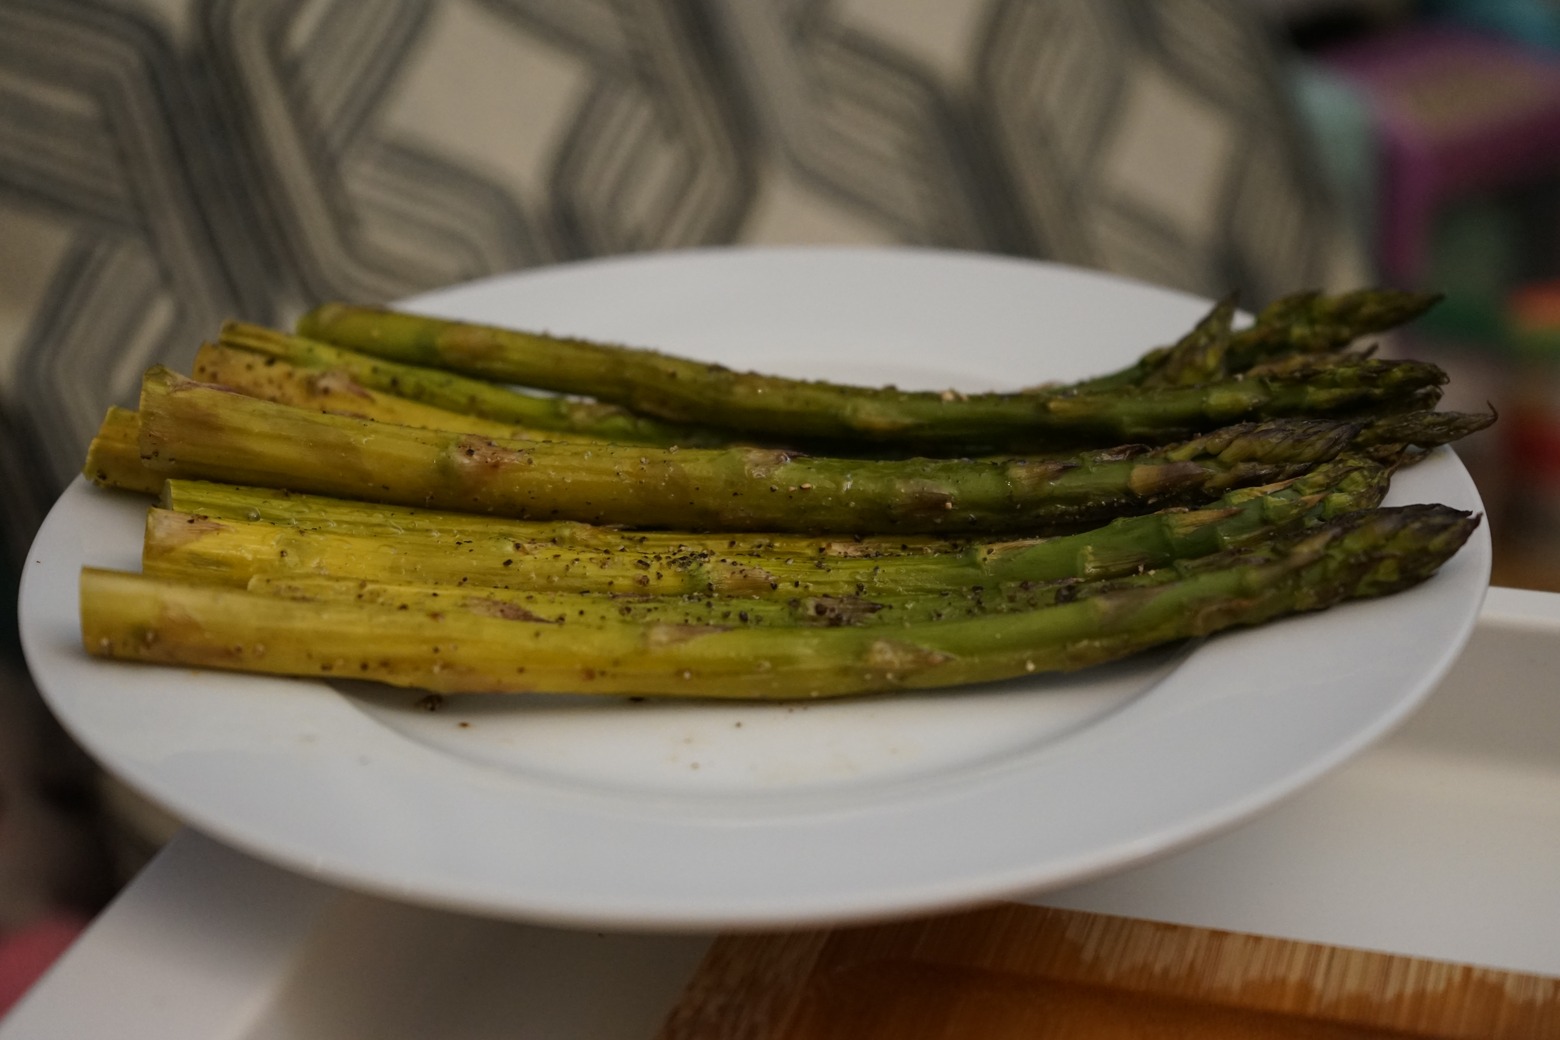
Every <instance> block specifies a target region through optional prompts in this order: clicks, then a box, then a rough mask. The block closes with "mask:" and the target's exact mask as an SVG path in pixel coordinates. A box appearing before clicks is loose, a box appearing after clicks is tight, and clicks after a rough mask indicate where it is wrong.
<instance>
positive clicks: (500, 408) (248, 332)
mask: <svg viewBox="0 0 1560 1040" xmlns="http://www.w3.org/2000/svg"><path fill="white" fill-rule="evenodd" d="M218 342H219V343H220V344H221V345H222V346H226V347H230V348H235V349H240V350H246V351H249V352H251V353H255V354H259V355H262V356H264V357H268V358H274V359H276V360H277V361H284V362H286V363H288V364H290V365H293V366H295V367H298V368H303V369H310V370H314V371H320V372H333V373H337V374H338V376H339V377H341V378H347V379H351V380H352V381H353V382H354V383H357V384H358V385H359V386H363V387H366V388H368V389H371V390H376V391H379V392H380V393H386V394H394V395H396V396H397V397H401V398H405V399H407V400H411V401H416V402H418V403H421V404H426V405H428V406H429V407H433V408H439V409H442V410H444V411H446V412H454V413H457V414H462V415H473V416H478V417H481V418H484V419H491V420H493V421H494V422H500V423H511V424H514V425H518V426H524V427H527V428H529V429H535V430H550V431H553V432H554V433H555V434H556V435H558V436H566V437H567V438H568V439H571V440H603V441H612V442H614V443H618V444H659V445H672V444H681V445H685V446H689V447H699V446H706V447H715V446H719V445H721V444H724V443H725V442H726V438H725V437H723V436H720V435H719V434H716V433H713V432H711V431H709V430H707V429H704V428H703V427H699V426H692V425H686V424H676V423H665V422H659V421H657V420H655V419H648V418H645V417H644V416H639V415H635V414H633V413H632V412H629V411H627V410H625V409H623V408H619V407H617V406H615V405H610V404H602V403H600V402H598V401H581V400H576V399H572V398H567V397H542V396H538V395H535V394H526V393H521V392H519V391H516V390H514V389H511V388H510V387H508V386H503V385H501V384H499V383H496V382H493V381H491V380H488V379H472V378H469V377H467V376H462V375H458V374H456V373H453V372H446V371H442V370H440V369H437V368H428V367H425V366H422V365H407V364H401V363H398V362H396V361H393V360H386V359H384V358H378V357H373V356H371V355H369V354H365V353H361V352H359V351H355V350H346V349H343V348H341V347H338V346H332V345H331V344H328V343H321V342H318V341H316V340H312V339H309V338H307V337H304V336H293V335H288V334H287V333H285V332H280V331H278V330H275V329H269V328H266V327H265V326H262V325H250V324H246V323H244V322H236V321H229V322H225V323H224V324H223V326H222V331H221V334H220V336H219V338H218Z"/></svg>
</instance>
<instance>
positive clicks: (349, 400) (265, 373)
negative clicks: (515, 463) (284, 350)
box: [193, 343, 601, 441]
mask: <svg viewBox="0 0 1560 1040" xmlns="http://www.w3.org/2000/svg"><path fill="white" fill-rule="evenodd" d="M193 374H194V376H195V378H196V379H198V380H201V381H202V382H206V383H215V384H217V385H219V386H225V387H228V388H229V389H232V390H238V391H240V392H241V393H244V394H248V395H249V396H250V397H257V398H259V399H260V400H262V401H273V402H275V403H277V404H286V405H292V406H293V407H295V408H308V409H311V410H314V411H320V412H329V413H330V414H332V415H351V416H357V417H358V418H361V419H376V420H378V421H379V422H387V423H398V424H400V425H402V426H417V427H421V428H422V429H425V430H450V431H453V432H456V433H471V434H476V435H477V436H479V437H502V438H506V439H508V440H521V441H545V440H562V439H567V440H581V441H600V439H601V438H599V437H593V436H589V435H586V434H563V433H558V432H556V431H549V430H537V429H532V428H530V427H526V426H515V425H511V424H509V423H502V422H495V421H494V420H492V419H484V418H482V417H481V416H478V415H463V414H461V413H459V412H452V411H449V410H447V409H444V408H438V407H435V406H433V405H430V404H424V403H422V402H421V401H413V400H410V399H409V398H405V397H398V396H396V395H395V394H390V393H385V392H384V391H381V390H375V389H372V388H370V387H367V386H364V385H363V384H362V383H359V382H358V381H357V380H356V379H354V378H353V377H352V376H351V375H350V374H349V373H347V372H345V371H343V370H341V369H332V368H300V367H298V366H296V365H291V364H288V363H287V362H285V361H280V360H278V359H276V358H274V357H266V356H265V355H263V354H257V353H254V352H253V351H249V350H242V349H239V348H237V347H229V346H224V345H222V344H218V343H206V344H204V345H202V346H201V348H200V349H199V350H198V351H197V352H196V354H195V366H194V369H193Z"/></svg>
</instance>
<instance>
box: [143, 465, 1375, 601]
mask: <svg viewBox="0 0 1560 1040" xmlns="http://www.w3.org/2000/svg"><path fill="white" fill-rule="evenodd" d="M1343 497H1344V498H1347V497H1348V496H1343ZM1207 512H1213V511H1211V510H1210V511H1207ZM1340 515H1341V514H1340ZM1205 523H1206V521H1205ZM1211 526H1222V525H1221V524H1219V523H1217V522H1214V523H1213V524H1212V525H1211ZM1303 537H1307V535H1306V532H1305V530H1304V525H1303V524H1300V523H1296V522H1285V523H1276V524H1269V525H1266V526H1263V527H1260V528H1257V529H1255V530H1252V531H1250V532H1248V533H1246V534H1245V535H1244V536H1243V537H1239V538H1232V539H1231V540H1230V542H1229V543H1228V544H1230V545H1231V546H1233V547H1231V548H1224V549H1220V550H1217V551H1209V552H1207V553H1206V554H1205V555H1200V556H1189V557H1185V558H1176V557H1168V558H1165V559H1163V560H1162V561H1159V562H1161V563H1162V564H1163V565H1162V566H1157V567H1155V568H1154V569H1144V566H1143V565H1139V566H1137V567H1135V568H1131V567H1123V566H1120V564H1121V563H1122V562H1123V560H1124V558H1125V554H1124V553H1121V552H1116V553H1111V552H1108V551H1107V552H1104V553H1103V554H1102V558H1103V559H1106V560H1110V561H1112V563H1114V564H1116V566H1112V567H1108V568H1105V569H1102V570H1096V569H1095V568H1094V567H1092V566H1091V565H1090V564H1091V563H1092V561H1090V562H1085V558H1084V557H1082V555H1081V554H1080V556H1079V557H1076V558H1074V559H1073V560H1071V561H1069V562H1070V563H1074V564H1077V565H1076V566H1072V567H1067V568H1064V570H1065V571H1067V572H1068V573H1067V574H1066V576H1059V577H1054V578H1046V579H1029V578H1026V579H1023V580H1017V581H1000V582H999V581H994V580H993V581H983V582H981V583H978V584H977V583H973V576H972V575H971V574H970V573H968V571H970V570H972V569H978V568H970V567H961V564H965V563H967V562H969V561H966V560H948V561H946V562H947V564H948V567H947V570H948V574H947V577H946V579H945V580H946V582H947V583H946V584H945V585H942V584H938V582H939V581H941V580H944V579H942V577H941V576H940V575H936V574H935V573H934V574H932V575H930V576H929V575H928V574H927V573H926V572H925V569H923V568H919V567H917V566H915V564H918V563H920V562H921V561H920V560H914V561H909V562H910V566H909V567H908V568H906V567H904V566H903V565H902V562H901V561H895V562H888V563H885V564H884V565H881V566H873V567H872V569H871V572H870V574H871V577H872V578H873V579H874V580H873V587H872V588H871V589H870V593H871V594H870V595H865V594H864V593H867V592H868V591H869V590H868V588H867V586H866V585H865V584H861V585H858V586H857V592H856V594H849V593H830V592H826V591H825V592H819V591H818V590H816V589H814V588H812V585H811V583H809V584H808V592H807V594H805V595H797V594H795V592H794V590H793V589H792V588H791V584H790V583H786V584H785V585H784V586H783V587H781V588H780V589H779V591H778V592H777V593H776V595H774V596H771V597H768V598H755V597H748V596H729V595H721V594H719V593H717V592H715V591H713V590H712V591H710V592H709V593H707V594H704V595H654V594H650V595H643V594H629V595H623V594H616V593H613V592H611V591H602V592H588V591H587V592H577V591H562V590H558V589H556V588H547V589H536V588H518V589H516V588H497V587H491V586H481V585H471V584H466V583H464V582H462V583H461V584H459V585H456V586H450V585H438V584H421V583H404V582H383V581H373V580H367V579H364V578H340V577H331V576H327V575H324V574H321V573H319V571H320V570H321V569H324V570H329V569H330V568H329V567H328V566H327V567H325V568H320V567H317V566H311V567H307V568H304V573H295V572H290V573H288V574H285V575H283V574H269V573H258V574H255V575H254V576H253V577H251V578H250V579H249V580H248V582H247V583H246V585H245V587H246V588H248V589H249V590H250V591H253V592H263V593H267V594H270V595H282V596H287V597H289V598H291V599H295V600H300V601H322V600H323V601H342V600H355V601H358V602H366V603H380V604H389V605H392V606H395V607H396V608H397V609H416V610H437V609H448V610H461V611H471V612H476V613H479V614H496V615H498V616H502V617H515V616H522V615H521V614H520V613H517V612H523V616H524V617H525V618H526V619H527V620H535V621H550V622H552V623H555V624H565V623H579V622H581V621H587V622H608V621H618V620H622V619H631V620H634V621H639V622H652V621H653V622H661V623H667V624H678V625H739V624H740V625H759V624H769V625H776V624H779V625H841V624H857V625H860V624H880V625H908V624H916V623H920V622H925V621H942V620H950V619H957V618H968V617H977V616H980V615H983V614H991V613H1001V612H1006V611H1012V610H1030V609H1034V608H1037V607H1043V606H1054V605H1056V604H1057V603H1062V602H1069V601H1071V600H1074V599H1079V598H1082V597H1083V596H1087V595H1094V594H1096V593H1097V592H1099V591H1102V590H1106V589H1112V590H1114V589H1125V588H1129V587H1132V588H1143V587H1149V586H1153V585H1161V584H1165V583H1167V582H1170V581H1174V580H1176V579H1178V578H1181V577H1185V576H1187V575H1189V574H1193V573H1199V572H1202V571H1206V570H1210V569H1218V568H1220V567H1228V566H1231V565H1233V564H1234V563H1236V562H1239V558H1240V557H1243V556H1244V557H1249V556H1252V555H1254V554H1257V553H1261V552H1272V551H1274V550H1275V549H1278V550H1282V549H1283V548H1284V547H1286V546H1288V545H1292V544H1293V543H1295V542H1296V541H1297V540H1298V539H1299V538H1303ZM1105 540H1106V539H1101V543H1102V544H1103V542H1104V541H1105ZM1199 548H1206V546H1200V547H1199ZM907 569H908V571H909V574H908V575H905V574H904V573H902V572H904V571H905V570H907ZM152 573H157V574H160V575H162V576H169V575H168V573H167V572H166V571H164V570H162V569H157V570H155V571H153V572H152ZM1100 573H1108V574H1112V575H1115V576H1114V577H1108V578H1099V577H1097V575H1098V574H1100ZM172 576H177V572H174V574H173V575H172ZM839 577H840V575H838V574H837V573H836V574H831V575H829V578H830V579H831V581H829V582H826V583H825V584H826V585H832V584H835V583H836V582H837V580H838V578H839ZM906 577H908V578H909V579H910V580H908V581H906V580H903V579H904V578H906ZM928 577H930V580H927V579H928Z"/></svg>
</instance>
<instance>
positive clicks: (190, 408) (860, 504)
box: [141, 368, 1360, 535]
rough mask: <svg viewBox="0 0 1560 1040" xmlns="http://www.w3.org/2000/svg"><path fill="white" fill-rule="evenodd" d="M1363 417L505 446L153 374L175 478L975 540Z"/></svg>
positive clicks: (154, 434) (1148, 492) (1123, 511)
mask: <svg viewBox="0 0 1560 1040" xmlns="http://www.w3.org/2000/svg"><path fill="white" fill-rule="evenodd" d="M1359 429H1360V425H1359V424H1357V423H1349V422H1338V421H1324V420H1306V419H1282V420H1273V421H1271V422H1266V423H1256V424H1251V423H1247V424H1236V425H1232V426H1228V427H1225V428H1223V429H1220V430H1217V431H1214V432H1212V433H1209V434H1205V435H1203V436H1201V437H1197V438H1194V439H1192V440H1190V441H1186V442H1184V443H1181V444H1178V445H1173V446H1170V447H1166V448H1160V449H1156V450H1152V451H1150V450H1139V449H1113V450H1110V451H1102V452H1091V453H1087V454H1083V455H1079V456H1076V457H1074V458H1072V459H1069V460H1053V459H1047V460H1033V459H1024V458H1016V459H1006V460H967V459H966V460H938V459H907V460H898V461H884V460H876V461H869V460H860V459H840V458H817V457H810V456H799V455H793V454H790V453H788V452H784V451H778V450H770V449H757V448H743V449H730V450H726V451H715V450H711V449H688V450H685V451H681V452H679V451H677V450H676V449H674V448H667V449H660V448H653V447H643V448H631V447H625V446H619V445H586V444H568V443H558V442H540V443H530V442H523V441H501V440H489V439H484V438H479V437H473V436H471V435H466V434H455V433H448V432H443V431H433V430H420V429H415V428H412V427H407V426H395V425H390V424H387V423H378V422H373V421H372V420H366V419H356V418H350V417H347V416H337V415H325V414H321V413H315V412H306V411H303V410H302V409H296V408H290V407H288V406H285V405H277V404H272V403H270V402H268V401H260V400H257V399H254V398H249V397H245V396H242V395H239V394H235V393H233V392H231V391H226V390H223V389H221V388H219V387H213V386H210V385H208V384H203V383H196V382H194V381H192V380H188V379H184V378H182V377H180V376H177V375H176V374H174V373H172V372H170V371H168V370H167V369H163V368H154V369H153V370H151V371H150V372H148V374H147V377H146V378H145V380H144V381H143V384H142V396H141V455H142V458H143V459H145V460H146V461H147V463H148V465H149V466H151V467H152V468H154V469H159V470H162V471H164V473H165V475H167V476H184V477H201V478H206V479H212V480H222V481H228V482H233V483H245V484H257V485H262V486H270V487H288V488H292V489H295V490H299V491H306V492H312V493H317V494H326V495H338V496H341V497H346V498H364V499H371V500H377V501H384V502H389V503H395V504H401V505H419V506H429V507H432V508H438V509H450V510H457V511H466V512H477V513H494V514H498V515H503V516H509V517H514V518H518V519H565V520H581V521H585V522H588V523H598V524H601V523H606V524H632V525H636V526H643V527H652V528H671V529H684V530H686V529H694V530H713V531H793V532H818V531H827V532H841V533H856V532H875V533H885V532H896V533H897V532H907V533H922V534H926V533H932V534H939V533H940V534H948V533H953V534H961V533H966V532H971V531H975V532H984V533H987V534H988V535H994V534H997V533H1000V532H1011V531H1019V532H1023V533H1027V534H1034V533H1037V532H1043V531H1045V530H1048V529H1052V530H1054V529H1057V528H1073V529H1076V528H1080V527H1084V526H1088V525H1091V524H1099V523H1103V522H1105V521H1106V520H1109V519H1112V518H1114V517H1116V516H1120V515H1129V514H1137V513H1144V512H1151V511H1153V510H1155V509H1159V508H1162V507H1165V506H1171V505H1188V504H1201V503H1204V502H1207V501H1210V500H1212V499H1214V498H1216V497H1218V496H1219V495H1221V494H1223V493H1224V492H1225V491H1227V490H1229V489H1230V488H1233V487H1241V486H1250V485H1254V484H1262V483H1268V482H1272V481H1275V480H1282V479H1287V478H1288V477H1291V476H1297V475H1299V474H1300V473H1302V472H1304V471H1305V470H1307V469H1309V468H1310V467H1311V466H1313V465H1315V464H1316V463H1318V462H1323V461H1326V460H1328V459H1331V458H1333V457H1335V456H1336V455H1337V454H1338V453H1339V452H1340V451H1341V450H1343V448H1345V447H1346V446H1347V445H1348V443H1349V441H1350V439H1351V438H1352V437H1353V436H1354V435H1355V434H1356V433H1357V432H1358V431H1359Z"/></svg>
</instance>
